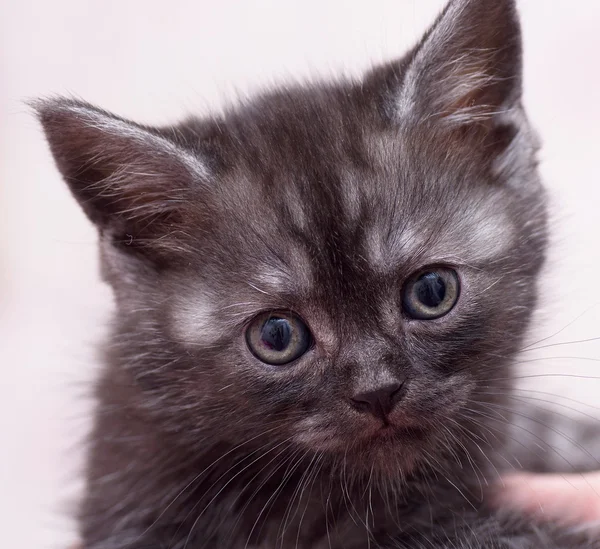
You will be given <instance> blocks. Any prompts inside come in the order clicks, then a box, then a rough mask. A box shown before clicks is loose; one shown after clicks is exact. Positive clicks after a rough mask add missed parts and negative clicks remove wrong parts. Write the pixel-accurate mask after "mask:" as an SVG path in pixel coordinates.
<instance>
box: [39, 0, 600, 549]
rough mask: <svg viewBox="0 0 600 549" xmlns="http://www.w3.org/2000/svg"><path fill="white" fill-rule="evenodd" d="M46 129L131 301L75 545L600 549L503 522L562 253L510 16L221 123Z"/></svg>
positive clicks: (87, 115)
mask: <svg viewBox="0 0 600 549" xmlns="http://www.w3.org/2000/svg"><path fill="white" fill-rule="evenodd" d="M36 107H37V110H38V113H39V117H40V119H41V121H42V124H43V127H44V130H45V132H46V135H47V138H48V141H49V143H50V147H51V149H52V153H53V154H54V157H55V159H56V163H57V165H58V168H59V169H60V170H61V172H62V174H63V176H64V178H65V180H66V182H67V184H68V185H69V187H70V189H71V191H72V192H73V194H74V196H75V197H76V198H77V200H78V201H79V203H80V204H81V207H82V208H83V209H84V211H85V212H86V214H87V215H88V217H89V218H90V219H91V220H92V221H93V222H94V223H95V224H96V225H97V227H98V229H99V233H100V249H101V257H102V274H103V277H104V278H105V280H107V281H108V282H109V283H110V284H111V285H112V287H113V289H114V293H115V296H116V302H117V314H116V316H115V318H114V323H113V330H112V338H111V341H110V342H109V345H107V346H106V347H105V349H104V369H103V373H102V376H101V379H100V380H99V383H98V386H97V391H96V395H97V400H98V405H97V410H96V417H95V427H94V430H93V433H92V436H91V441H90V442H91V445H90V452H89V459H88V465H87V493H86V496H85V500H84V502H83V504H82V507H81V511H80V528H81V535H82V540H83V547H84V549H142V548H144V549H167V548H171V549H184V548H188V549H201V548H214V549H246V548H262V549H274V548H282V549H289V548H292V547H297V548H299V549H307V548H313V549H321V548H337V549H341V548H343V549H354V548H356V549H359V548H360V549H365V548H367V547H373V548H375V547H379V548H392V547H394V548H416V547H431V548H436V549H438V548H450V547H452V548H480V549H483V548H485V549H491V548H507V549H508V548H511V549H517V548H518V549H524V548H542V547H543V548H548V547H553V548H592V547H600V545H599V543H600V542H599V541H598V539H599V538H594V536H593V535H592V534H591V533H586V532H584V531H577V532H576V531H573V530H569V529H567V528H563V527H561V526H560V525H554V524H550V523H542V522H539V523H538V522H535V521H534V520H533V519H528V518H526V517H518V516H514V515H511V514H510V513H509V512H507V511H496V510H493V509H492V508H491V507H490V506H488V502H489V501H490V497H491V495H490V488H488V486H491V485H492V484H493V482H494V481H495V480H496V479H497V475H498V468H500V467H503V466H504V467H506V464H505V462H503V459H505V458H504V456H503V451H504V448H505V446H504V445H505V440H506V438H507V437H506V435H507V433H506V428H507V420H506V411H507V409H508V403H507V394H508V391H509V389H510V385H511V375H512V368H513V366H512V364H513V363H514V358H515V355H516V353H517V352H518V351H519V350H520V348H521V347H522V345H523V341H524V336H525V333H526V329H527V327H528V323H529V319H530V316H531V312H532V310H533V308H534V306H535V303H536V291H535V289H536V281H537V277H538V273H539V270H540V267H541V265H542V263H543V259H544V250H545V247H546V207H545V199H544V192H543V190H542V187H541V185H540V181H539V178H538V174H537V171H536V158H535V157H536V151H537V148H538V144H537V141H536V138H535V136H534V134H533V132H532V130H531V129H530V127H529V125H528V122H527V119H526V117H525V114H524V112H523V108H522V105H521V39H520V30H519V24H518V20H517V14H516V9H515V5H514V1H512V0H454V1H452V2H450V4H449V5H448V6H447V8H446V9H445V11H444V12H443V13H442V14H441V15H440V17H439V18H438V20H437V21H436V22H435V24H434V25H433V26H432V28H431V29H430V30H429V31H428V32H427V33H426V34H425V36H424V38H423V39H422V40H421V42H420V43H419V44H418V45H417V46H416V47H415V48H414V49H413V50H412V51H410V52H409V53H408V54H407V55H406V56H405V57H404V58H403V59H401V60H399V61H396V62H393V63H390V64H387V65H384V66H381V67H378V68H376V69H375V70H372V71H370V72H368V73H367V74H366V75H364V77H363V78H362V79H360V80H358V81H351V80H343V81H338V82H334V83H323V84H319V85H311V86H292V87H284V88H281V89H279V90H275V91H273V92H270V93H267V94H264V95H262V96H259V97H256V98H255V99H254V100H252V101H250V102H248V103H247V104H245V105H241V106H239V107H236V108H235V109H232V110H231V111H230V112H228V113H227V114H225V115H224V116H221V117H214V118H207V119H191V120H187V121H186V122H184V123H181V124H178V125H174V126H170V127H164V128H155V127H148V126H143V125H140V124H136V123H133V122H130V121H127V120H124V119H122V118H120V117H117V116H115V115H112V114H110V113H108V112H105V111H103V110H101V109H98V108H96V107H94V106H92V105H89V104H86V103H83V102H80V101H74V100H69V99H56V100H49V101H42V102H39V103H38V104H37V105H36Z"/></svg>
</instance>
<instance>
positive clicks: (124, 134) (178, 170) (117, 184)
mask: <svg viewBox="0 0 600 549" xmlns="http://www.w3.org/2000/svg"><path fill="white" fill-rule="evenodd" d="M33 107H34V108H35V110H36V111H37V114H38V117H39V119H40V121H41V123H42V126H43V128H44V131H45V133H46V138H47V140H48V143H49V144H50V149H51V151H52V154H53V156H54V160H55V162H56V165H57V166H58V168H59V170H60V171H61V173H62V175H63V177H64V179H65V181H66V182H67V184H68V185H69V188H70V189H71V192H72V193H73V195H74V196H75V198H76V199H77V201H78V202H79V204H80V205H81V207H82V208H83V210H84V211H85V213H86V214H87V216H88V217H89V219H90V220H91V221H92V222H93V223H95V224H96V225H97V226H98V227H99V229H100V230H101V232H103V233H104V232H107V233H109V234H110V236H111V238H113V239H114V240H115V241H121V242H122V243H124V244H126V245H128V246H130V247H132V248H157V247H163V248H164V247H166V246H168V245H169V242H168V238H169V237H172V236H173V234H174V233H175V232H176V231H177V228H178V227H179V226H180V224H181V223H182V221H183V220H184V219H185V217H186V215H187V213H188V212H187V209H188V206H189V204H190V202H191V201H193V199H194V197H195V196H197V194H198V192H199V190H201V189H202V187H203V186H205V185H206V183H207V181H208V170H207V168H206V166H205V165H204V164H203V162H202V160H201V159H200V158H199V157H198V156H197V155H196V154H194V153H193V152H191V151H190V150H187V149H186V148H184V146H183V145H182V144H180V143H178V142H177V141H176V139H175V137H176V136H175V133H174V132H173V133H172V134H169V132H168V131H167V130H158V129H156V128H149V127H145V126H141V125H139V124H135V123H133V122H130V121H127V120H125V119H123V118H119V117H117V116H115V115H112V114H110V113H108V112H106V111H103V110H101V109H98V108H96V107H94V106H92V105H89V104H87V103H84V102H79V101H73V100H68V99H56V100H48V101H38V102H35V103H34V104H33Z"/></svg>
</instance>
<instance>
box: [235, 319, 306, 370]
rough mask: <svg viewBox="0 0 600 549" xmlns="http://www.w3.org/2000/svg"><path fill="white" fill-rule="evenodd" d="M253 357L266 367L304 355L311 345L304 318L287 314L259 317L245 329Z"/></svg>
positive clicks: (285, 362)
mask: <svg viewBox="0 0 600 549" xmlns="http://www.w3.org/2000/svg"><path fill="white" fill-rule="evenodd" d="M246 343H247V344H248V348H249V349H250V351H252V354H253V355H254V356H255V357H256V358H258V359H259V360H261V361H262V362H265V363H266V364H277V365H280V364H287V363H288V362H292V361H293V360H296V359H297V358H299V357H300V356H302V355H303V354H304V353H305V352H306V351H307V350H308V348H309V346H310V343H311V335H310V331H309V330H308V328H307V327H306V324H304V322H303V321H302V319H301V318H300V317H299V316H297V315H295V314H293V313H287V312H275V313H263V314H261V315H258V316H257V317H256V318H255V319H254V320H253V321H252V323H251V324H250V326H249V327H248V329H247V330H246Z"/></svg>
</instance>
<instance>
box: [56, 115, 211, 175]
mask: <svg viewBox="0 0 600 549" xmlns="http://www.w3.org/2000/svg"><path fill="white" fill-rule="evenodd" d="M61 109H63V110H65V111H68V112H70V113H73V114H74V115H76V116H77V117H78V118H79V119H81V120H84V121H85V123H86V125H87V126H88V127H90V128H95V129H97V130H98V131H100V132H102V133H107V134H111V135H115V136H121V137H125V138H127V139H131V140H133V141H136V142H138V143H141V144H143V145H145V146H146V147H147V148H148V149H151V150H152V149H153V150H155V151H157V152H162V153H164V154H167V155H170V156H174V157H176V158H178V159H179V160H180V161H181V163H182V164H183V165H184V166H185V167H186V168H187V170H188V171H189V172H190V174H192V175H194V176H196V177H198V178H201V179H206V178H207V177H208V175H209V172H208V169H207V167H206V166H205V165H204V164H203V163H202V162H201V161H200V159H199V158H198V157H197V156H195V155H193V154H191V153H189V152H188V151H185V150H184V149H182V148H181V147H178V146H177V145H176V144H175V143H173V142H172V141H169V140H168V139H166V138H164V137H161V136H159V135H156V134H154V133H151V132H149V131H146V130H144V129H143V128H140V127H138V126H136V125H135V124H128V123H127V122H125V121H123V120H119V119H115V118H112V117H110V116H107V115H104V114H102V113H100V112H98V111H95V110H93V109H87V108H85V107H84V106H80V105H65V106H62V107H61Z"/></svg>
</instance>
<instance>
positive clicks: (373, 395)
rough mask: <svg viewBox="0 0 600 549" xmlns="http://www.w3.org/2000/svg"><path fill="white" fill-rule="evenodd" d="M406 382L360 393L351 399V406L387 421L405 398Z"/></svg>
mask: <svg viewBox="0 0 600 549" xmlns="http://www.w3.org/2000/svg"><path fill="white" fill-rule="evenodd" d="M403 388H404V382H402V383H399V382H398V383H391V384H387V385H383V386H381V387H378V388H376V389H372V390H369V391H364V392H361V393H358V394H356V395H354V396H353V397H351V398H350V405H351V406H352V407H353V408H354V409H355V410H357V411H359V412H369V413H371V414H373V415H374V416H375V417H377V418H379V419H382V420H383V421H387V415H388V414H389V413H390V412H391V411H392V410H393V408H394V406H395V405H396V404H397V403H398V402H400V400H401V399H402V397H403V396H404V392H405V391H403Z"/></svg>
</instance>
